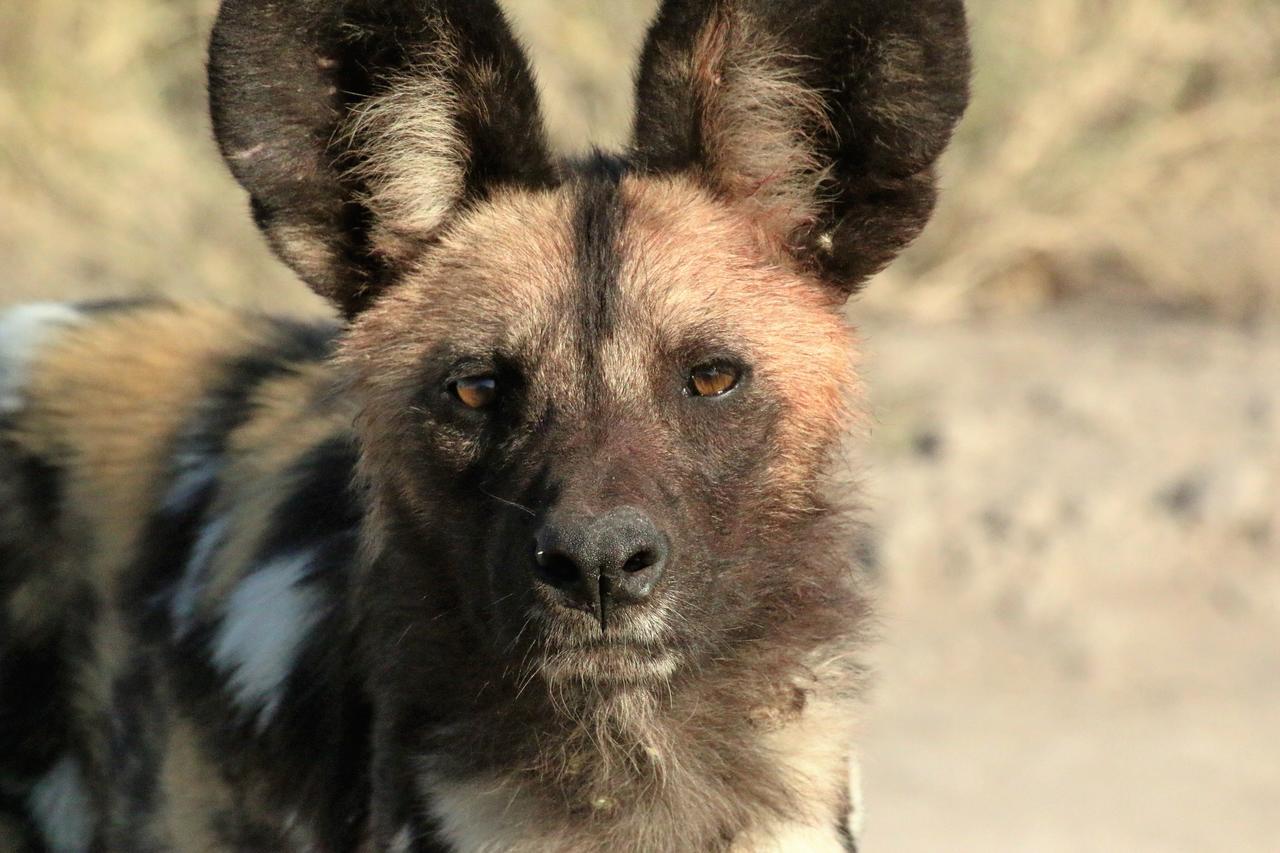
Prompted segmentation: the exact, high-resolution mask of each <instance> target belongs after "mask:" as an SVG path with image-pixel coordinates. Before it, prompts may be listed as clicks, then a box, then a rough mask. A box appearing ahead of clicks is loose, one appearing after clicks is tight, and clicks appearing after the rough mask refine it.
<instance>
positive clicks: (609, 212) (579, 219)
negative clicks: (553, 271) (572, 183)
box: [573, 153, 626, 359]
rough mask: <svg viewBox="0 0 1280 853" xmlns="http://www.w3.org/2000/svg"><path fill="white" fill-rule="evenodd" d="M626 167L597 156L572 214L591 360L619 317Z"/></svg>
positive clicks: (588, 166) (586, 172) (580, 302)
mask: <svg viewBox="0 0 1280 853" xmlns="http://www.w3.org/2000/svg"><path fill="white" fill-rule="evenodd" d="M623 171H624V166H623V164H622V162H621V161H619V160H616V159H613V158H609V157H606V156H605V155H603V154H599V153H597V154H595V155H593V156H592V157H591V158H590V159H589V160H588V161H587V162H586V163H585V164H584V165H583V167H582V171H581V173H580V174H579V177H578V193H577V204H576V207H575V209H574V215H573V241H574V275H575V276H576V278H577V282H578V291H577V292H578V306H577V311H578V316H579V318H580V320H581V324H582V331H583V336H582V340H583V349H584V351H585V352H584V355H585V356H586V357H587V358H588V359H590V356H591V354H592V353H593V352H594V351H595V349H596V347H597V346H598V344H599V341H600V340H601V339H602V338H604V337H605V336H607V335H608V334H609V332H610V330H611V329H612V328H613V324H614V322H615V319H616V316H615V315H616V308H617V306H616V302H617V296H618V274H619V270H620V268H621V258H620V256H619V254H618V240H619V236H620V235H621V233H622V226H623V222H624V221H625V219H626V209H625V207H624V205H623V203H622V197H621V196H620V195H619V193H618V182H619V181H620V180H621V178H622V174H623Z"/></svg>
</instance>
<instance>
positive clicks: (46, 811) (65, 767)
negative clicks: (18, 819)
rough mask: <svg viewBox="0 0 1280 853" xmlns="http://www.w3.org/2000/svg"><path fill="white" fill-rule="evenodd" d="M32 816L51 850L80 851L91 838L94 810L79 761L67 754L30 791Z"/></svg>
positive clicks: (63, 851) (86, 847) (55, 851)
mask: <svg viewBox="0 0 1280 853" xmlns="http://www.w3.org/2000/svg"><path fill="white" fill-rule="evenodd" d="M27 802H28V805H29V806H30V808H31V817H32V819H33V820H34V821H35V824H36V827H37V828H38V829H39V830H40V836H41V837H42V838H43V839H44V843H45V844H46V845H47V846H48V847H49V849H50V850H51V851H53V853H81V851H86V850H88V849H89V843H90V842H91V841H92V840H93V837H92V836H93V809H92V804H91V803H90V801H89V792H88V790H86V789H85V784H84V777H83V775H82V774H81V772H80V764H79V762H77V761H76V760H75V759H74V758H72V757H71V756H70V755H66V756H63V757H62V759H61V760H60V761H59V762H58V763H57V764H55V765H54V766H53V769H52V770H50V771H49V772H48V773H46V774H44V776H43V777H41V779H40V781H39V782H37V783H36V784H35V786H34V787H33V788H32V789H31V793H30V794H29V799H28V801H27Z"/></svg>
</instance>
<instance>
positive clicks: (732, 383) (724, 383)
mask: <svg viewBox="0 0 1280 853" xmlns="http://www.w3.org/2000/svg"><path fill="white" fill-rule="evenodd" d="M741 378H742V370H741V369H740V368H738V367H736V366H734V365H732V364H726V363H724V362H722V361H714V362H708V363H707V364H700V365H698V366H697V367H695V368H694V369H693V370H691V371H689V384H688V385H687V386H685V393H686V394H688V395H689V396H690V397H722V396H724V395H725V394H728V393H729V392H730V391H732V390H733V389H734V388H736V387H737V385H738V381H739V380H740V379H741Z"/></svg>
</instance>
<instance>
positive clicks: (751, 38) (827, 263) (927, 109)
mask: <svg viewBox="0 0 1280 853" xmlns="http://www.w3.org/2000/svg"><path fill="white" fill-rule="evenodd" d="M968 95H969V41H968V30H967V26H966V23H965V13H964V4H963V0H808V2H803V3H792V2H783V0H666V2H664V3H663V4H662V7H661V10H660V11H659V13H658V18H657V20H656V22H655V23H654V25H653V27H652V29H651V30H650V32H649V35H648V39H647V41H646V43H645V48H644V54H643V56H642V59H641V64H640V74H639V81H638V87H637V96H636V109H637V114H636V123H635V136H634V141H633V146H634V155H635V157H636V159H637V160H638V161H639V163H640V164H641V165H642V167H644V168H648V169H649V170H651V171H657V172H670V171H691V172H692V173H693V174H694V175H695V176H696V177H697V178H698V180H700V181H702V182H703V183H704V184H706V185H708V186H709V187H710V188H711V189H712V191H714V192H715V193H717V194H718V195H719V196H720V197H722V198H724V199H725V200H727V201H728V202H730V203H732V204H735V205H738V206H740V207H741V208H743V209H744V210H746V211H747V212H748V214H749V215H751V216H752V217H754V218H755V219H757V220H758V221H759V222H760V224H761V226H762V227H763V229H764V230H765V232H766V233H767V234H769V235H770V236H771V237H772V238H774V240H775V241H776V243H777V245H778V246H779V247H780V248H781V249H782V251H783V252H785V253H786V254H787V255H789V256H790V257H791V258H794V259H795V260H797V261H798V262H799V263H801V264H802V265H804V266H805V267H806V268H809V269H812V270H814V271H816V272H817V273H818V274H819V275H822V276H823V277H825V278H826V279H827V280H828V281H830V282H831V283H833V284H834V285H835V286H837V287H839V288H841V289H842V290H844V291H845V292H846V293H852V292H853V291H854V290H856V289H857V287H858V286H859V285H860V284H861V283H862V282H863V281H864V280H865V279H866V278H867V277H868V276H870V275H872V274H874V273H876V272H878V271H880V270H881V269H883V268H884V266H885V265H887V264H888V263H889V261H890V260H892V259H893V257H894V256H895V255H896V254H897V253H898V252H899V251H900V250H901V249H902V248H903V247H904V246H906V245H907V244H908V243H909V242H911V240H912V239H914V238H915V236H916V235H917V234H919V232H920V230H921V229H922V228H923V227H924V225H925V222H926V221H927V220H928V218H929V215H930V214H931V213H932V211H933V205H934V201H935V197H936V187H935V177H934V164H935V163H936V161H937V159H938V157H939V155H941V154H942V151H943V149H944V148H945V147H946V145H947V142H948V140H949V139H950V138H951V133H952V131H953V130H954V128H955V126H956V123H957V122H958V121H959V120H960V117H961V115H962V114H963V112H964V109H965V106H966V104H967V103H968Z"/></svg>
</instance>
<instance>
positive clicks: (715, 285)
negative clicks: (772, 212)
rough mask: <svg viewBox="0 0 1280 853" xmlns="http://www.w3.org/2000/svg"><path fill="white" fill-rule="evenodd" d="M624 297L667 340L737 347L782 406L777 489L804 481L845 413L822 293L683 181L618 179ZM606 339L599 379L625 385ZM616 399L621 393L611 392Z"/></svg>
mask: <svg viewBox="0 0 1280 853" xmlns="http://www.w3.org/2000/svg"><path fill="white" fill-rule="evenodd" d="M622 191H623V193H624V195H625V197H626V198H627V200H628V202H629V204H630V210H631V214H630V217H629V219H628V227H627V234H626V236H625V243H626V244H627V248H626V249H625V250H624V253H623V257H624V263H626V264H627V266H626V267H625V269H624V272H623V279H624V282H625V284H624V288H625V289H626V291H627V292H628V293H629V294H630V295H631V298H633V299H634V300H636V301H637V302H638V303H639V304H640V305H642V306H643V309H642V310H637V311H632V312H629V315H630V316H633V317H645V318H648V319H647V320H646V321H645V322H650V323H652V324H653V325H654V326H655V327H657V328H658V329H663V330H666V333H667V334H672V333H676V334H678V333H679V332H680V330H682V329H683V330H684V332H685V333H686V334H688V335H690V336H697V335H707V334H710V333H718V334H719V335H720V336H722V337H730V338H732V340H733V342H734V343H735V345H737V346H741V347H743V348H745V349H746V350H747V353H748V355H749V356H750V357H751V359H752V366H753V370H754V371H755V376H756V380H757V381H760V382H764V383H767V384H768V386H769V390H770V392H771V395H772V396H773V397H774V398H775V399H778V400H781V401H782V402H783V404H784V410H785V412H784V414H785V417H784V419H783V422H782V424H781V430H782V432H781V433H780V435H779V436H778V439H777V441H776V442H775V445H776V447H777V448H778V449H779V454H780V455H779V458H778V459H777V460H776V463H775V470H776V471H777V473H778V475H779V483H780V484H782V485H784V486H791V487H794V488H796V489H801V488H804V487H805V486H806V485H807V484H810V483H811V482H812V479H813V477H814V476H816V474H817V472H818V470H819V468H821V466H822V465H823V463H825V462H826V461H827V459H826V457H825V454H827V453H828V452H830V451H831V450H832V445H833V442H835V441H837V440H838V439H839V438H840V436H842V435H843V434H844V432H845V430H846V429H847V428H848V426H849V425H850V423H851V421H852V419H853V417H854V413H855V412H856V410H857V407H856V405H855V404H854V401H856V399H857V398H858V395H859V392H860V386H859V383H858V381H857V373H856V370H855V363H856V357H857V348H856V344H855V340H854V336H853V330H852V329H851V327H850V326H849V325H848V324H847V322H846V321H845V320H844V318H843V315H842V314H841V312H840V311H839V310H838V308H837V305H838V299H837V295H836V294H835V293H834V291H833V290H832V289H831V288H829V287H828V286H826V285H825V284H823V283H822V282H820V281H818V280H817V279H814V278H811V277H808V276H805V275H802V274H799V273H797V272H795V271H793V270H791V269H789V268H787V267H785V266H782V265H779V264H776V263H773V262H772V261H770V260H769V255H768V253H767V252H766V251H765V250H764V249H763V248H762V241H763V240H764V239H765V238H763V237H762V236H761V235H760V234H759V232H758V230H757V228H756V226H755V224H754V223H753V222H752V221H751V220H749V219H746V218H744V217H742V216H740V215H738V214H736V213H734V212H733V211H731V210H726V209H725V208H724V206H723V205H720V204H717V203H716V202H715V200H714V199H712V198H711V197H710V196H709V195H708V194H707V193H706V192H705V191H704V190H701V189H700V188H698V187H697V186H696V185H695V184H694V183H693V182H692V181H690V180H687V179H683V178H628V179H626V180H624V182H623V185H622ZM651 338H652V336H651V334H650V335H644V334H639V333H638V332H636V333H632V334H622V333H620V334H618V335H616V336H615V338H614V340H613V341H610V342H607V343H606V344H605V350H606V353H607V359H608V360H607V362H606V363H607V364H608V368H607V369H606V370H605V373H606V375H609V376H611V377H612V376H618V377H624V381H625V377H628V376H629V375H630V374H631V373H633V372H634V369H635V368H634V367H630V368H628V366H627V365H629V364H630V365H634V364H635V363H636V361H637V357H638V356H640V355H642V354H641V353H637V352H634V351H630V352H629V351H626V349H625V346H624V344H623V343H621V342H622V341H624V340H629V341H631V342H632V343H631V346H632V347H634V346H635V345H636V344H635V342H636V341H640V342H643V341H646V340H650V339H651ZM619 393H621V391H620V392H619Z"/></svg>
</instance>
